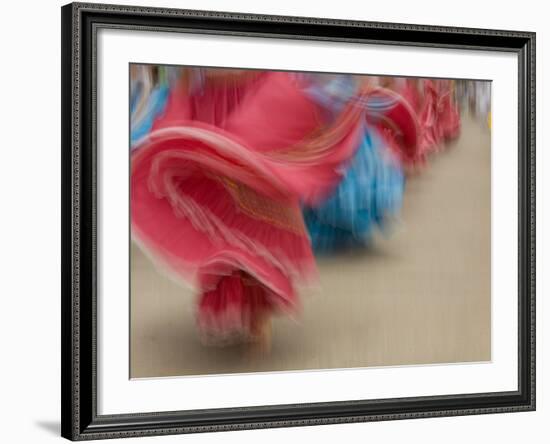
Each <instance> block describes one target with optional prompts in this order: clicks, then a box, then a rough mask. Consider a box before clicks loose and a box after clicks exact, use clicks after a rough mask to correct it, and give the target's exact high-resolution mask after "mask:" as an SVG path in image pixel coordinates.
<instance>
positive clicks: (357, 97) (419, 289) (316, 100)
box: [61, 3, 535, 440]
mask: <svg viewBox="0 0 550 444" xmlns="http://www.w3.org/2000/svg"><path fill="white" fill-rule="evenodd" d="M61 14H62V79H61V82H62V98H61V99H62V128H61V132H62V246H61V248H62V277H61V278H62V331H61V335H62V435H63V436H64V437H65V438H68V439H71V440H84V439H102V438H117V437H135V436H145V435H163V434H177V433H193V432H206V431H222V430H236V429H251V428H268V427H287V426H302V425H321V424H332V423H343V422H361V421H378V420H393V419H404V418H427V417H434V416H453V415H472V414H485V413H500V412H517V411H527V410H534V409H535V34H534V33H530V32H519V31H502V30H487V29H466V28H448V27H439V26H425V25H410V24H395V23H373V22H358V21H347V20H346V21H344V20H332V19H322V18H306V17H282V16H263V15H262V16H260V15H251V14H235V13H225V12H205V11H190V10H176V9H159V8H144V7H131V6H117V5H100V4H93V5H91V4H84V3H82V4H80V3H72V4H69V5H66V6H64V7H63V8H62V10H61ZM426 20H427V21H428V18H427V19H426Z"/></svg>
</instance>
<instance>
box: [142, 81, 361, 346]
mask: <svg viewBox="0 0 550 444" xmlns="http://www.w3.org/2000/svg"><path fill="white" fill-rule="evenodd" d="M261 77H262V78H254V79H249V80H246V81H245V82H244V83H243V84H240V85H239V88H240V92H239V94H238V95H235V94H232V93H231V94H230V93H229V91H230V88H226V90H225V92H224V91H223V86H220V87H221V88H222V89H220V90H217V91H216V92H215V93H206V94H215V95H216V97H218V99H217V100H219V101H221V102H222V104H223V105H221V106H222V109H223V112H218V110H217V109H209V110H207V111H205V110H204V109H203V108H202V107H201V103H202V102H201V101H202V100H205V103H210V102H211V100H212V98H211V97H210V98H205V95H204V94H203V93H202V92H199V93H197V92H193V93H191V94H189V90H186V89H185V88H175V89H174V90H173V92H172V93H171V96H170V97H169V99H168V103H167V106H166V109H165V111H164V113H163V114H162V116H160V117H159V118H157V120H156V121H155V124H154V125H153V128H154V130H153V131H152V132H151V133H150V134H149V135H148V136H147V137H146V138H145V139H144V140H142V142H141V143H140V144H139V146H138V147H137V148H136V150H135V151H134V155H133V156H132V175H131V201H132V208H131V212H132V229H133V235H134V237H135V238H136V239H137V241H138V242H139V243H140V244H141V245H142V247H143V248H144V249H145V250H147V251H148V252H149V253H150V255H151V256H152V257H153V258H155V259H156V260H157V262H160V263H161V264H163V266H164V268H166V269H168V270H170V272H171V273H173V274H174V276H176V277H179V278H180V279H182V280H183V281H185V282H187V283H191V284H192V285H194V286H196V287H197V288H198V291H199V294H200V296H199V303H198V307H199V308H198V311H199V312H198V320H199V327H201V328H202V329H206V330H211V331H210V333H213V334H214V335H215V336H217V337H221V336H224V337H228V336H235V335H236V332H239V331H240V332H241V333H242V334H245V335H246V334H253V330H254V328H253V324H251V323H250V321H249V318H250V316H251V314H250V313H255V312H256V311H257V308H258V307H262V308H261V310H267V311H270V312H275V311H292V310H296V309H297V307H298V306H299V303H298V298H297V293H296V286H297V285H299V284H300V283H301V282H307V281H308V280H310V279H311V278H312V277H314V276H315V274H316V269H315V262H314V259H313V254H312V250H311V245H310V242H309V237H308V233H307V230H306V227H305V224H304V221H303V218H302V215H301V207H300V203H301V202H310V203H314V202H317V201H318V200H320V199H323V198H324V197H325V196H326V195H327V194H328V193H329V192H330V191H331V190H332V189H333V188H334V187H335V186H336V184H337V182H338V181H339V180H340V178H341V174H342V172H341V170H339V167H340V165H341V163H342V162H343V161H344V160H346V159H348V158H349V157H350V156H353V154H354V153H355V150H356V148H357V145H358V144H357V141H358V138H359V136H360V134H361V122H362V120H363V118H362V114H361V112H360V111H358V110H357V109H356V108H354V107H350V108H349V109H347V110H344V111H343V112H342V114H341V116H340V118H339V119H337V120H336V121H335V122H333V123H332V124H331V125H330V126H328V127H326V126H322V125H323V122H322V120H321V119H320V115H319V108H318V105H316V104H315V103H314V102H312V101H311V100H310V99H309V98H308V97H307V96H305V95H304V94H303V93H302V92H301V90H300V88H298V86H297V85H296V84H295V82H294V80H293V79H292V78H291V77H290V76H289V75H287V74H285V73H271V72H267V73H265V74H264V75H262V76H261ZM222 85H223V84H222ZM233 86H234V85H231V88H233ZM186 91H188V92H186ZM234 98H235V99H234ZM205 106H206V105H205ZM243 279H244V280H243ZM241 281H242V282H241ZM245 281H246V282H248V283H250V282H253V283H254V285H248V284H246V285H245ZM251 292H252V293H253V294H254V295H255V296H254V297H255V298H260V295H261V298H263V299H264V300H263V301H262V302H258V303H254V304H252V305H249V304H248V303H244V302H243V301H244V300H245V299H246V297H245V296H244V295H247V294H250V293H251ZM228 294H231V295H233V296H231V297H228ZM224 301H225V302H224ZM238 301H241V302H238ZM252 306H253V307H256V308H251V307H252ZM235 307H241V311H240V313H241V315H239V316H235V315H234V313H233V312H234V311H235V309H236V308H235ZM258 309H259V308H258ZM230 313H233V314H231V315H230ZM239 319H240V321H236V320H239ZM247 319H248V320H247ZM223 332H225V334H222V333H223ZM205 333H206V334H207V335H208V333H209V332H208V331H206V332H205Z"/></svg>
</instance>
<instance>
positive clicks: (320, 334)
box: [130, 117, 491, 378]
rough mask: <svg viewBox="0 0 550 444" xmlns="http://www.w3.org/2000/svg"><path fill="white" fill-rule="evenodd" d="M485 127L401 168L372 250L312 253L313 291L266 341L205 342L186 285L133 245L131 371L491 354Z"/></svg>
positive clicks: (466, 128) (467, 128) (466, 123)
mask: <svg viewBox="0 0 550 444" xmlns="http://www.w3.org/2000/svg"><path fill="white" fill-rule="evenodd" d="M490 214H491V213H490V135H489V131H488V130H487V129H485V128H483V126H482V125H481V124H478V123H477V122H474V121H472V120H470V119H469V118H467V117H464V118H463V131H462V136H461V137H460V139H459V140H458V142H456V143H455V144H452V145H451V146H450V147H449V149H448V150H447V151H445V152H443V153H440V154H438V155H436V156H435V157H434V158H433V159H432V160H431V161H430V165H429V167H428V168H427V169H426V170H425V171H423V172H422V173H421V174H420V175H418V176H416V177H411V178H409V180H408V182H407V187H406V191H405V198H404V207H403V211H402V215H401V221H400V222H399V224H398V225H397V226H396V227H394V231H393V233H391V235H390V236H389V237H388V238H380V239H378V240H377V242H376V245H375V247H374V248H372V249H371V250H370V251H367V252H365V253H362V254H355V255H348V256H345V257H337V258H332V259H325V260H322V261H320V263H319V268H320V272H321V287H322V292H321V293H320V294H314V295H312V296H310V297H308V298H307V299H306V300H305V302H304V309H303V315H302V318H301V319H300V321H299V322H295V321H292V320H289V319H279V320H277V321H275V323H274V331H273V345H272V351H271V353H270V354H269V355H267V356H258V355H251V354H250V353H249V350H247V349H246V348H245V347H232V348H211V347H204V346H203V345H201V343H200V342H199V340H198V337H197V334H196V330H195V325H194V319H193V305H192V304H193V296H192V295H191V294H190V293H189V292H188V290H186V289H183V288H181V287H178V286H177V285H176V284H174V283H172V282H171V281H169V280H167V279H166V278H164V277H163V276H161V275H160V274H158V273H157V272H156V271H155V269H154V268H153V266H152V264H151V262H149V260H148V259H146V258H145V257H144V256H143V255H142V254H141V253H140V251H139V250H138V249H137V248H136V247H132V258H131V260H132V269H131V363H130V365H131V369H130V371H131V376H132V377H134V378H135V377H152V376H170V375H191V374H207V373H232V372H251V371H280V370H298V369H322V368H345V367H366V366H380V365H402V364H425V363H441V362H464V361H484V360H490V359H491V355H490V353H491V345H490V344H491V338H490V325H491V318H490V316H491V311H490V310H491V301H490Z"/></svg>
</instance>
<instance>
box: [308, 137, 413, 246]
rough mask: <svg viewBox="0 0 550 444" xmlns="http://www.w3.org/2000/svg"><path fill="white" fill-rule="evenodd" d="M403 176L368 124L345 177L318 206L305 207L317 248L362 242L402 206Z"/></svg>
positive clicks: (381, 139) (394, 159)
mask: <svg viewBox="0 0 550 444" xmlns="http://www.w3.org/2000/svg"><path fill="white" fill-rule="evenodd" d="M403 188H404V176H403V173H402V170H401V167H400V165H399V161H398V160H397V159H396V157H395V156H394V155H393V154H392V152H391V151H390V150H389V149H388V148H387V146H386V145H385V143H384V139H383V138H382V137H381V135H380V134H379V133H378V131H377V130H376V129H374V128H369V129H368V130H367V131H366V133H365V136H364V138H363V141H362V143H361V146H360V148H359V150H358V151H357V153H356V154H355V156H354V158H353V160H352V162H351V164H350V166H349V168H348V169H347V171H346V174H345V178H344V179H343V180H342V181H341V182H340V184H339V185H338V188H337V189H336V190H335V192H334V193H333V194H332V195H331V196H330V197H329V198H328V199H327V200H325V201H324V202H323V203H322V204H321V205H320V206H317V207H307V208H305V209H304V217H305V220H306V224H307V227H308V231H309V233H310V237H311V241H312V244H313V247H314V249H315V251H316V252H320V253H322V252H330V251H333V250H338V249H342V248H350V247H354V246H357V245H364V244H365V243H367V242H368V241H369V239H370V237H371V236H372V233H373V231H374V229H375V228H377V227H378V228H381V227H382V226H383V222H384V221H385V219H387V218H388V217H391V216H395V215H396V214H397V213H398V211H399V209H400V208H401V202H402V198H403Z"/></svg>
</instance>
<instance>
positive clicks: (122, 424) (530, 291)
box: [61, 3, 535, 440]
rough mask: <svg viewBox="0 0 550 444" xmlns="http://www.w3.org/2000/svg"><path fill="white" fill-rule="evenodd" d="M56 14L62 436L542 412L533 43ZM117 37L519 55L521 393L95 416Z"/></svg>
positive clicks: (355, 26) (354, 24)
mask: <svg viewBox="0 0 550 444" xmlns="http://www.w3.org/2000/svg"><path fill="white" fill-rule="evenodd" d="M61 15H62V32H61V48H62V60H61V72H62V76H61V86H62V88H61V90H62V96H61V103H62V125H61V136H62V190H61V197H62V227H61V230H62V246H61V249H62V275H61V282H62V303H61V310H62V328H61V341H62V363H61V364H62V384H61V387H62V396H61V399H62V409H61V418H62V427H61V428H62V436H64V437H65V438H68V439H71V440H85V439H101V438H118V437H133V436H146V435H161V434H177V433H192V432H207V431H222V430H236V429H252V428H268V427H287V426H303V425H318V424H332V423H346V422H362V421H378V420H393V419H405V418H425V417H435V416H453V415H472V414H485V413H501V412H518V411H528V410H534V409H535V33H532V32H518V31H502V30H487V29H468V28H451V27H440V26H424V25H410V24H395V23H375V22H359V21H348V20H332V19H320V18H305V17H282V16H266V15H252V14H234V13H225V12H206V11H191V10H177V9H160V8H144V7H132V6H117V5H102V4H85V3H72V4H68V5H66V6H64V7H62V10H61ZM110 27H111V28H112V27H116V28H123V29H128V30H137V29H147V30H152V31H155V30H157V31H172V32H193V33H208V34H220V35H239V36H261V37H266V38H291V39H309V40H319V41H339V42H354V43H371V44H372V43H375V44H397V45H411V46H413V45H414V46H424V47H436V48H454V49H456V48H460V49H469V50H489V51H507V52H512V53H515V54H516V55H517V58H518V66H519V73H518V79H519V85H518V90H519V110H518V111H519V114H518V115H519V122H518V123H519V138H518V158H519V162H518V164H519V183H518V214H519V231H518V247H519V248H518V249H519V258H518V260H519V262H518V263H519V267H518V279H519V280H518V282H519V286H518V310H519V311H518V313H519V319H518V321H519V322H518V345H519V347H518V363H519V371H518V375H519V379H518V390H516V391H507V392H491V393H471V394H461V395H449V396H426V397H414V398H392V399H382V400H364V401H361V400H359V401H357V400H356V401H341V402H324V403H310V404H296V405H275V406H257V407H242V408H222V409H209V410H193V411H170V412H148V413H140V414H119V415H98V414H97V379H96V321H97V318H96V291H97V286H96V284H97V280H96V278H97V276H96V257H97V254H96V253H97V244H96V216H97V205H96V202H97V200H96V180H97V164H96V134H95V131H96V108H95V107H96V90H95V88H96V83H95V75H96V71H95V70H96V53H95V51H96V31H97V29H99V28H110ZM497 149H498V148H497Z"/></svg>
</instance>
